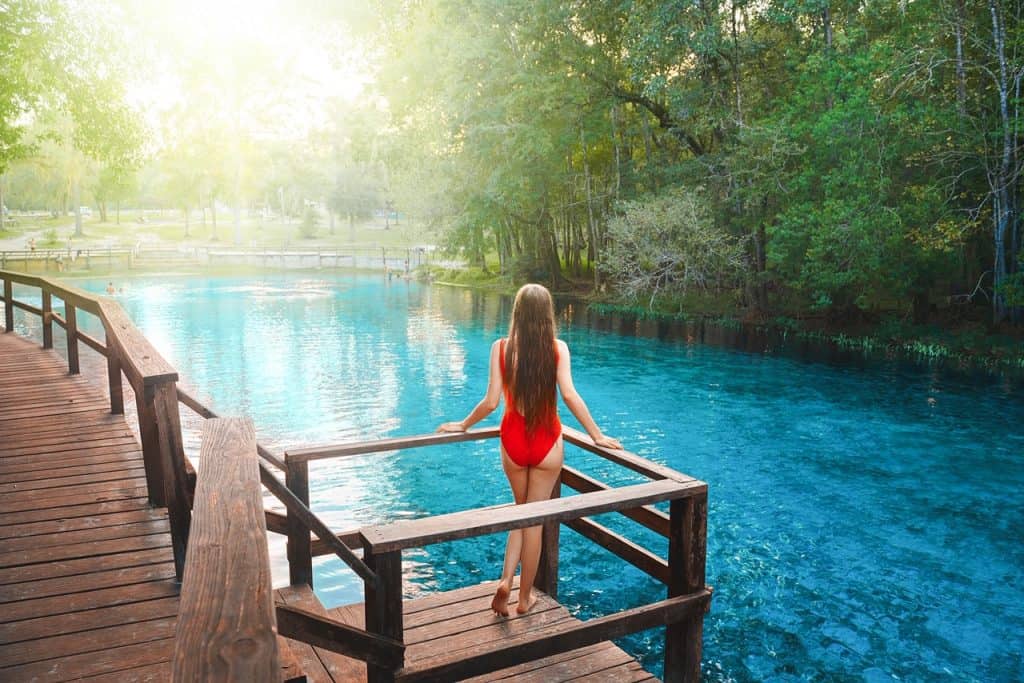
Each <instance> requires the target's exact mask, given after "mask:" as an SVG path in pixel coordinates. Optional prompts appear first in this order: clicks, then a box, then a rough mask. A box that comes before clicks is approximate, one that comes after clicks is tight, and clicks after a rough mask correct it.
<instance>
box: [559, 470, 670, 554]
mask: <svg viewBox="0 0 1024 683" xmlns="http://www.w3.org/2000/svg"><path fill="white" fill-rule="evenodd" d="M562 483H563V484H565V485H566V486H568V487H569V488H571V489H575V490H576V491H579V492H580V493H591V492H593V491H607V490H609V489H611V488H612V487H611V486H608V484H605V483H604V482H602V481H598V480H597V479H593V478H591V477H588V476H587V475H585V474H583V473H582V472H580V471H579V470H574V469H573V468H571V467H562ZM622 514H623V515H625V516H626V517H629V518H630V519H632V520H633V521H635V522H638V523H640V524H643V525H644V526H645V527H647V528H648V529H650V530H651V531H653V532H655V533H658V534H661V535H662V536H665V537H666V538H667V537H668V515H666V514H665V513H664V512H662V511H661V510H658V509H656V508H653V507H651V506H644V507H639V508H633V509H632V510H622Z"/></svg>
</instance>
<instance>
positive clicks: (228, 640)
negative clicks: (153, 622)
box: [172, 418, 280, 683]
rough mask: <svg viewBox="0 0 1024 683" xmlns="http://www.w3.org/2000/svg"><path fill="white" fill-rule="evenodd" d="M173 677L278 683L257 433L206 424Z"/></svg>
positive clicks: (234, 422)
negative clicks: (257, 452)
mask: <svg viewBox="0 0 1024 683" xmlns="http://www.w3.org/2000/svg"><path fill="white" fill-rule="evenodd" d="M200 462H201V463H202V469H201V470H200V472H199V477H198V482H197V485H196V492H195V506H194V508H193V510H192V528H191V534H190V536H189V541H188V555H187V559H186V563H185V577H186V579H187V580H186V581H185V582H184V583H183V584H182V586H181V606H180V608H179V610H178V621H177V624H176V632H175V638H176V641H175V649H174V659H173V662H172V680H173V681H175V682H181V683H187V682H191V681H252V682H253V683H277V681H278V680H280V678H279V671H280V664H279V656H278V647H277V636H276V620H275V611H274V595H273V590H272V588H271V577H270V556H269V554H268V552H267V533H266V527H265V526H264V521H263V496H262V494H261V492H260V478H259V459H258V456H257V454H256V432H255V430H254V429H253V426H252V422H250V421H249V420H242V419H237V418H235V419H217V420H208V421H207V422H205V423H204V424H203V433H202V446H201V450H200Z"/></svg>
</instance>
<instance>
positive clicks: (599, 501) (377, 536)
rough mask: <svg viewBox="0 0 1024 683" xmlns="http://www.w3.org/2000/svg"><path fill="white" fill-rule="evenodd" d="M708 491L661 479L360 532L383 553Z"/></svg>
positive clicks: (365, 542) (693, 484) (693, 483)
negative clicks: (483, 511)
mask: <svg viewBox="0 0 1024 683" xmlns="http://www.w3.org/2000/svg"><path fill="white" fill-rule="evenodd" d="M706 491H707V484H705V483H704V482H702V481H696V480H693V481H686V482H680V481H672V480H670V479H663V480H660V481H652V482H648V483H646V484H635V485H633V486H624V487H621V488H617V489H611V490H609V491H597V492H595V493H583V494H580V495H578V496H568V497H566V498H557V499H554V500H544V501H538V502H536V503H524V504H522V505H512V506H509V507H505V508H502V509H500V510H495V511H493V512H490V513H489V514H487V515H481V514H480V512H479V511H478V510H466V511H464V512H455V513H451V514H447V515H437V516H435V517H425V518H422V519H414V520H406V521H400V522H394V523H392V524H386V525H381V526H373V527H366V528H364V529H362V530H361V531H360V533H361V534H362V536H363V539H364V540H363V545H365V546H367V547H368V548H370V551H371V552H372V553H383V552H390V551H392V550H401V549H404V548H417V547H422V546H426V545H430V544H432V543H440V542H443V541H454V540H457V539H460V538H469V537H471V536H483V535H485V534H492V533H495V532H498V531H508V530H510V529H521V528H524V527H528V526H534V525H537V524H543V523H545V522H565V521H567V520H570V519H579V518H580V517H588V516H590V515H596V514H600V513H602V512H614V511H617V510H624V509H627V508H632V507H639V506H641V505H646V504H648V503H657V502H660V501H663V500H674V499H677V498H686V497H690V496H696V495H700V494H701V493H704V492H706Z"/></svg>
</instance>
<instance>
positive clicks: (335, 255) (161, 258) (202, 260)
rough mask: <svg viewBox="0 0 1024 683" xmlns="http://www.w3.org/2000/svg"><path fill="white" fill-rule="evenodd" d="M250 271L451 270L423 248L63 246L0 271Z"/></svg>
mask: <svg viewBox="0 0 1024 683" xmlns="http://www.w3.org/2000/svg"><path fill="white" fill-rule="evenodd" d="M182 265H184V266H196V267H205V266H250V267H259V268H272V269H311V268H315V269H323V268H358V269H366V270H385V269H386V270H391V271H394V272H395V273H396V274H399V275H401V274H404V273H405V272H411V271H413V270H416V269H417V268H419V267H420V266H423V265H440V266H444V267H451V266H455V265H459V262H456V261H451V260H447V259H443V258H440V257H439V256H438V255H437V254H435V253H434V252H433V250H432V249H428V248H426V247H375V246H355V245H353V246H347V247H346V246H339V247H307V246H303V245H293V246H288V247H260V248H255V247H231V246H223V247H219V246H181V247H174V246H158V245H138V246H135V247H132V248H129V247H113V246H110V247H87V248H82V249H79V248H75V247H62V248H47V249H42V248H37V249H17V250H6V251H4V250H0V270H15V269H18V270H20V271H23V272H26V273H60V272H65V271H80V270H93V269H95V268H106V269H108V270H113V269H115V268H123V269H133V268H151V267H161V268H169V267H174V266H182Z"/></svg>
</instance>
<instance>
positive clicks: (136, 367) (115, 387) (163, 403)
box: [0, 270, 195, 581]
mask: <svg viewBox="0 0 1024 683" xmlns="http://www.w3.org/2000/svg"><path fill="white" fill-rule="evenodd" d="M0 280H3V292H4V296H3V305H4V327H5V332H12V331H13V330H14V310H15V309H16V308H18V309H21V310H24V311H26V312H27V313H29V314H31V315H38V316H40V318H41V321H42V329H43V348H52V347H53V323H54V322H56V323H57V324H58V325H60V326H61V327H63V328H64V331H65V335H66V337H67V359H68V372H69V373H70V374H73V375H74V374H78V373H79V372H80V363H79V354H78V345H79V343H83V344H85V345H86V346H89V347H90V348H92V349H93V350H95V351H96V352H97V353H99V354H100V355H102V356H104V357H105V358H106V360H107V380H108V389H109V392H110V411H111V412H112V413H115V414H120V413H123V412H124V393H123V389H122V384H121V383H122V376H123V377H124V378H125V379H127V381H128V383H129V385H130V386H131V387H132V391H133V392H134V394H135V401H136V406H137V408H138V415H139V435H140V440H141V441H142V455H143V464H144V466H145V470H146V486H147V491H148V494H149V501H150V503H152V504H153V505H157V506H160V507H166V508H167V511H168V517H169V519H170V526H171V543H172V546H173V548H174V564H175V570H176V573H177V576H178V580H179V581H180V580H181V576H182V572H183V571H184V566H185V549H186V543H187V541H188V532H189V526H190V524H191V509H192V500H191V489H192V483H191V482H192V480H193V479H194V476H195V471H194V470H193V469H192V466H191V464H190V463H189V462H188V460H187V458H186V457H185V451H184V446H183V444H182V438H181V424H180V416H179V412H178V396H177V389H176V386H177V382H178V373H177V371H176V370H175V369H174V368H173V367H172V366H171V365H170V364H169V363H168V362H167V361H166V360H164V358H163V357H162V356H161V355H160V353H159V352H158V351H157V350H156V349H155V348H154V347H153V345H152V344H150V342H149V340H148V339H146V337H145V336H144V335H143V334H142V332H140V331H139V330H138V328H136V327H135V325H134V324H133V323H132V321H131V319H130V318H129V317H128V314H127V313H125V312H124V310H123V309H122V308H121V307H120V306H119V305H118V304H117V302H115V301H113V300H112V299H109V298H107V297H103V296H97V295H94V294H91V293H89V292H86V291H83V290H81V289H78V288H77V287H72V286H70V285H67V284H65V283H62V282H57V281H55V280H50V279H48V278H45V277H39V276H34V275H26V274H24V273H14V272H10V271H5V270H0ZM15 284H17V285H21V286H23V287H30V288H34V289H38V290H39V296H40V302H41V305H40V306H38V307H36V306H32V305H29V304H26V303H25V302H24V301H20V300H18V299H15V297H14V285H15ZM54 298H57V299H60V300H61V301H63V303H64V315H63V317H62V316H60V315H58V314H57V313H54V312H53V299H54ZM78 311H84V312H86V313H89V314H91V315H93V316H96V318H98V319H99V321H100V323H101V324H102V326H103V330H104V334H105V340H104V341H103V342H100V341H99V340H98V339H95V338H93V337H91V336H89V335H87V334H85V333H84V332H82V331H80V330H79V329H78Z"/></svg>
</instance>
